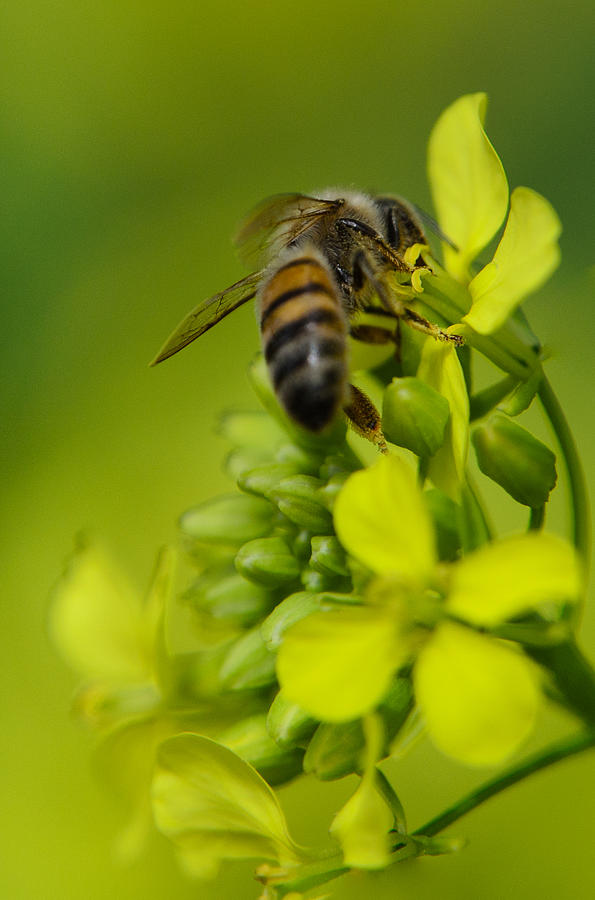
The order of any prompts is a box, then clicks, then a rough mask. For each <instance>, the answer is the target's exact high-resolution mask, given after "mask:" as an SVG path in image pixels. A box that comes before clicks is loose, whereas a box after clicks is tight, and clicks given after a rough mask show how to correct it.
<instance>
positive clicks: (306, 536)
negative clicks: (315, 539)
mask: <svg viewBox="0 0 595 900" xmlns="http://www.w3.org/2000/svg"><path fill="white" fill-rule="evenodd" d="M310 538H311V534H310V532H309V531H307V530H306V529H305V528H303V529H302V530H301V531H298V533H297V534H296V536H295V537H294V539H293V541H292V543H291V549H292V551H293V553H294V554H295V556H297V558H298V559H299V560H300V561H301V562H302V564H304V565H305V564H306V563H307V561H308V560H309V559H310V553H311V552H312V548H311V546H310Z"/></svg>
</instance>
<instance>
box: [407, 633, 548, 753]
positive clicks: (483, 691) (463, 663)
mask: <svg viewBox="0 0 595 900" xmlns="http://www.w3.org/2000/svg"><path fill="white" fill-rule="evenodd" d="M414 687H415V696H416V698H417V702H418V704H419V706H420V709H421V711H422V713H423V715H424V717H425V721H426V726H427V729H428V734H429V736H430V737H431V738H432V740H433V741H434V743H435V744H436V745H437V746H438V747H439V748H440V749H441V750H442V751H443V752H444V753H446V754H448V755H449V756H452V757H454V758H455V759H458V760H459V761H460V762H463V763H466V764H467V765H472V766H492V765H497V764H498V763H501V762H503V761H504V760H505V759H506V757H508V756H510V755H511V754H512V753H513V752H514V751H515V750H516V749H517V748H518V747H519V746H520V744H521V743H522V742H523V741H524V740H525V738H526V737H527V736H528V734H529V733H530V731H531V730H532V728H533V725H534V722H535V716H536V712H537V707H538V704H539V696H540V695H539V687H538V683H537V677H536V672H535V670H534V668H533V666H532V664H531V663H529V661H528V660H527V659H526V657H524V656H522V655H521V654H520V653H516V652H515V651H513V650H512V649H510V648H509V647H508V646H507V645H505V644H504V643H502V642H500V641H496V640H494V639H492V638H488V637H486V636H485V635H480V634H477V633H476V632H474V631H471V630H470V629H468V628H463V627H461V626H460V625H454V624H452V623H448V622H444V623H442V624H441V625H440V626H439V627H438V628H437V629H436V631H435V633H434V635H433V636H432V638H431V639H430V640H429V641H428V642H427V644H426V646H425V647H424V648H423V649H422V651H421V653H420V654H419V657H418V659H417V662H416V665H415V670H414Z"/></svg>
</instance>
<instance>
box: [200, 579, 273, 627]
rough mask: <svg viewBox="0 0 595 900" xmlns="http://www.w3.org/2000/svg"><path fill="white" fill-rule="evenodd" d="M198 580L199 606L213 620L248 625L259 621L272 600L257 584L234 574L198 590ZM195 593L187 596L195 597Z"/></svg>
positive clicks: (265, 613)
mask: <svg viewBox="0 0 595 900" xmlns="http://www.w3.org/2000/svg"><path fill="white" fill-rule="evenodd" d="M200 581H201V579H199V582H198V585H197V587H198V600H199V603H200V606H201V608H202V609H206V610H208V611H209V613H210V614H211V616H212V617H213V618H214V619H218V620H219V621H222V622H226V623H229V624H231V625H238V626H240V627H247V626H248V627H249V626H250V625H255V624H256V623H257V622H260V620H261V619H262V618H264V616H266V615H267V613H268V612H270V609H271V606H272V605H273V600H272V597H271V594H270V592H269V591H267V590H266V588H264V587H262V586H261V585H259V584H254V582H252V581H248V580H247V579H245V578H243V577H242V576H241V575H238V574H237V573H234V574H233V575H228V576H227V577H219V578H217V579H216V580H215V581H213V583H211V584H209V585H207V586H205V589H204V590H201V585H200ZM195 596H196V594H195V593H194V592H193V593H192V594H191V595H190V598H191V599H194V597H195Z"/></svg>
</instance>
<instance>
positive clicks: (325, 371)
mask: <svg viewBox="0 0 595 900" xmlns="http://www.w3.org/2000/svg"><path fill="white" fill-rule="evenodd" d="M260 328H261V332H262V344H263V350H264V355H265V359H266V361H267V364H268V366H269V372H270V375H271V380H272V382H273V386H274V388H275V390H276V392H277V396H278V397H279V400H280V402H281V403H282V405H283V406H284V408H285V409H286V411H287V413H288V414H289V415H290V416H291V418H292V419H295V421H296V422H298V423H299V424H300V425H302V426H303V427H304V428H307V429H308V430H309V431H320V430H322V429H323V428H324V427H325V426H326V425H328V424H329V423H330V422H331V421H332V420H333V418H334V417H335V415H336V413H337V412H338V410H339V409H340V408H341V407H342V406H343V404H344V403H345V401H346V391H347V323H346V320H345V316H344V313H343V310H342V307H341V303H340V299H339V295H338V290H337V287H336V285H335V283H334V281H333V279H332V276H331V275H330V273H329V271H328V270H327V267H326V266H325V265H324V264H323V263H322V262H321V261H320V260H319V259H318V258H317V257H316V256H314V255H313V256H310V255H307V254H304V253H302V255H301V256H296V257H294V258H292V259H289V260H288V261H286V262H285V263H283V264H282V265H281V266H279V268H277V269H276V270H275V271H274V272H273V273H272V274H271V276H270V278H269V279H268V280H267V281H266V282H265V283H264V285H263V288H262V291H261V297H260Z"/></svg>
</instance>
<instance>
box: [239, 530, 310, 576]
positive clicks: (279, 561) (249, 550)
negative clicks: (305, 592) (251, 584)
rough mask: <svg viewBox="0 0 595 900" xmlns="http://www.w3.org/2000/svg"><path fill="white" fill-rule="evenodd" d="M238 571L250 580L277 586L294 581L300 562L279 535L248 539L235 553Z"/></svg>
mask: <svg viewBox="0 0 595 900" xmlns="http://www.w3.org/2000/svg"><path fill="white" fill-rule="evenodd" d="M235 565H236V569H237V570H238V572H239V573H240V574H241V575H243V576H244V577H245V578H248V579H249V580H250V581H255V582H256V583H257V584H263V585H265V587H278V586H279V585H281V584H288V583H289V582H290V581H294V580H295V579H296V578H298V576H299V574H300V564H299V562H298V561H297V559H296V558H295V556H294V555H293V553H292V552H291V550H290V549H289V547H288V545H287V543H286V542H285V541H284V540H283V538H281V537H268V538H260V539H259V540H255V541H249V542H248V543H247V544H244V546H243V547H242V548H241V549H240V550H239V552H238V553H237V554H236V558H235Z"/></svg>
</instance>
